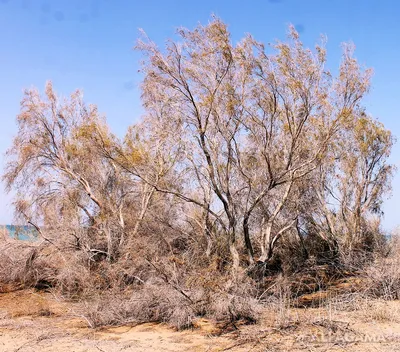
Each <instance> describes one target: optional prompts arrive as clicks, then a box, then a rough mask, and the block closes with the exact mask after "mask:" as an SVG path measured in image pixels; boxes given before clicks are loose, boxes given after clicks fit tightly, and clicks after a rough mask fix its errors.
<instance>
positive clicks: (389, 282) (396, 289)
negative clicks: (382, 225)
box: [364, 236, 400, 300]
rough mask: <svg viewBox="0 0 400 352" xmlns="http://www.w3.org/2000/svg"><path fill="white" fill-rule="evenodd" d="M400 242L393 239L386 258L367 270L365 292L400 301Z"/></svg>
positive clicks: (380, 259) (377, 296) (380, 258)
mask: <svg viewBox="0 0 400 352" xmlns="http://www.w3.org/2000/svg"><path fill="white" fill-rule="evenodd" d="M399 267H400V240H399V238H398V236H395V237H393V238H392V239H391V240H390V243H389V252H388V255H387V256H386V257H378V258H377V259H376V260H375V262H374V263H373V264H371V265H370V266H369V267H367V268H366V269H365V272H364V276H365V280H364V282H365V291H366V293H367V294H369V295H372V296H373V297H376V298H382V299H384V300H395V299H400V270H399Z"/></svg>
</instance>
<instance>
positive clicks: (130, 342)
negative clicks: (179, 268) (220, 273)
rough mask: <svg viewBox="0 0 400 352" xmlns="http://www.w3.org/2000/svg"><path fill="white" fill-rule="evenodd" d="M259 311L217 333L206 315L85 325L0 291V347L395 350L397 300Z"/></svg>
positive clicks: (27, 294)
mask: <svg viewBox="0 0 400 352" xmlns="http://www.w3.org/2000/svg"><path fill="white" fill-rule="evenodd" d="M338 307H339V306H338V305H335V306H332V305H327V306H326V307H324V308H318V309H316V308H312V309H311V308H310V309H286V308H285V307H284V306H282V307H275V308H274V309H266V311H265V314H264V316H263V319H262V320H261V321H260V322H259V323H258V324H256V325H247V326H241V327H239V329H238V330H232V331H229V332H227V331H221V330H220V329H218V328H217V327H216V326H215V325H214V324H212V323H211V322H208V321H206V320H201V321H199V322H198V324H197V325H198V328H197V329H194V330H187V331H183V332H177V331H174V330H173V329H171V328H169V327H168V326H166V325H164V324H141V325H137V326H122V327H110V328H103V329H98V330H95V329H89V328H88V327H87V324H86V322H85V320H84V318H83V317H82V318H80V317H77V316H78V315H79V314H78V313H77V311H78V310H77V307H76V306H75V305H74V304H72V303H68V302H60V301H58V300H57V299H56V298H55V297H53V296H52V295H50V294H48V293H38V292H34V291H32V290H24V291H16V292H11V293H6V294H0V351H1V352H18V351H19V352H34V351H35V352H36V351H45V352H47V351H49V352H50V351H58V352H84V351H85V352H92V351H97V352H98V351H100V352H114V351H115V352H118V351H165V352H168V351H177V352H179V351H265V352H266V351H357V352H361V351H388V352H389V351H390V352H392V351H400V302H380V301H374V302H371V301H368V302H361V303H357V304H356V305H355V304H350V305H349V304H347V305H346V304H345V305H343V304H341V305H340V307H339V308H338Z"/></svg>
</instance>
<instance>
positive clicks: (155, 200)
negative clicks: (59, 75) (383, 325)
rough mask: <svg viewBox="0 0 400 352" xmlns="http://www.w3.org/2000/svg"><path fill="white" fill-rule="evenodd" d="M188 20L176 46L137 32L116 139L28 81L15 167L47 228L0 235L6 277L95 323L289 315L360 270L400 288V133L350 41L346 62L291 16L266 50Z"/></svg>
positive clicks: (213, 25) (232, 322) (9, 177)
mask: <svg viewBox="0 0 400 352" xmlns="http://www.w3.org/2000/svg"><path fill="white" fill-rule="evenodd" d="M178 34H179V35H180V37H181V42H179V43H178V42H172V41H171V42H169V43H168V44H167V48H166V50H165V51H162V50H160V49H158V48H157V47H156V45H155V44H154V43H152V42H151V41H149V40H148V39H147V38H146V37H145V36H144V38H145V39H144V40H143V41H139V43H138V46H137V48H138V50H141V51H142V52H143V54H144V56H145V60H144V63H143V70H142V71H143V74H144V80H143V84H142V99H143V103H144V107H145V111H146V113H145V116H144V117H143V119H142V120H141V122H139V123H137V124H136V125H133V126H131V127H130V128H129V129H128V131H127V133H126V136H125V137H124V139H122V140H121V139H119V138H117V137H116V136H115V135H113V134H112V133H111V132H110V131H109V129H108V127H107V124H106V121H105V119H104V118H103V117H101V116H100V115H99V113H98V111H97V108H96V107H95V106H92V105H90V106H88V105H86V104H85V103H84V101H83V97H82V94H81V93H80V92H79V91H77V92H74V93H73V94H72V95H71V96H70V97H69V98H65V99H64V98H61V97H59V96H58V95H57V94H56V93H55V91H54V89H53V86H52V84H51V83H47V85H46V91H45V95H44V96H41V95H40V93H39V92H38V91H37V90H35V89H31V90H27V91H26V92H25V95H24V98H23V100H22V103H21V113H20V114H19V115H18V117H17V123H18V134H17V136H16V137H15V139H14V142H13V145H12V147H11V148H10V149H9V151H8V164H7V167H6V170H5V174H4V177H3V179H4V181H5V182H6V184H7V186H8V188H9V189H10V190H11V189H12V190H14V191H15V192H16V193H15V194H16V196H15V200H14V205H15V209H16V215H17V219H19V220H20V221H21V222H23V223H27V224H30V225H31V226H34V227H35V229H36V230H37V232H38V233H39V240H38V241H34V242H21V241H16V240H8V239H4V240H3V241H2V242H1V248H0V260H1V263H2V266H1V267H0V285H1V290H2V291H5V290H9V289H10V287H15V288H22V287H35V288H37V289H46V290H51V291H52V292H54V293H56V294H57V295H59V296H62V297H64V298H68V299H71V300H75V301H80V302H85V307H86V308H85V309H84V311H83V312H81V314H82V315H83V316H84V317H85V319H86V321H87V323H88V324H89V325H90V326H91V327H97V326H101V325H118V324H123V323H128V322H137V323H138V322H150V321H152V322H164V321H165V322H169V323H170V324H172V325H173V326H175V327H177V328H187V327H191V326H193V324H194V323H195V322H196V321H197V320H198V319H199V318H201V317H206V318H210V319H214V320H216V321H223V322H224V323H226V326H227V327H228V326H230V327H233V328H235V327H236V322H237V321H241V322H247V323H253V322H255V321H256V320H257V319H258V318H259V316H260V311H261V308H262V307H263V306H268V305H272V306H274V307H279V311H280V312H281V313H282V320H283V321H285V319H286V318H285V314H286V313H285V312H286V310H287V309H288V307H289V306H292V305H294V304H297V305H300V306H301V302H300V303H299V300H298V298H299V297H300V296H304V295H306V294H311V293H313V292H315V291H324V290H327V289H328V288H329V287H330V286H332V285H333V284H336V283H337V282H338V280H345V279H346V278H348V277H350V276H354V275H356V274H362V273H363V272H365V271H364V270H367V271H366V272H367V273H368V274H367V275H366V277H367V279H366V281H365V282H366V288H365V289H364V290H363V295H364V294H365V295H373V296H375V297H382V298H384V299H397V298H398V297H399V290H400V276H399V275H398V273H397V271H396V267H397V263H395V261H394V259H393V258H395V257H390V255H392V254H393V251H392V252H390V251H389V254H388V251H387V249H386V246H387V243H386V240H385V237H384V236H383V234H382V232H381V230H380V216H381V210H380V206H381V203H382V201H383V197H384V196H385V194H386V193H387V192H388V190H389V189H390V179H391V175H392V172H393V167H392V166H391V165H389V164H388V163H387V158H388V157H389V154H390V150H391V146H392V142H393V141H392V136H391V133H390V131H388V130H386V129H385V128H384V126H383V125H382V124H380V123H379V122H377V121H375V120H374V119H373V118H372V117H370V116H368V115H367V113H366V111H365V108H364V107H363V105H362V99H363V97H364V96H365V94H366V93H367V92H368V89H369V79H370V76H371V72H370V70H363V69H362V68H361V67H360V66H359V64H358V63H357V61H356V59H355V58H354V57H353V48H352V47H351V46H347V45H346V46H344V50H343V57H342V62H341V65H340V67H339V73H338V75H337V77H334V76H333V75H332V74H331V73H330V72H329V71H328V70H327V69H326V67H325V63H326V52H325V48H324V43H323V42H322V43H321V44H319V45H317V46H316V48H315V50H310V49H307V48H304V47H303V44H302V43H301V42H300V40H299V36H298V34H297V33H296V31H295V30H294V29H293V28H290V31H289V38H288V42H287V43H286V42H278V43H276V44H274V45H272V46H271V48H270V49H268V50H267V49H266V48H265V46H264V45H263V44H262V43H259V42H257V41H256V40H255V39H254V38H252V37H251V36H247V37H245V38H244V39H243V40H242V41H240V42H239V43H238V44H237V45H233V44H232V43H231V37H230V34H229V32H228V30H227V27H226V25H225V24H224V23H223V22H221V21H220V20H219V19H213V20H212V21H211V22H210V23H209V24H208V25H206V26H198V27H197V28H196V29H194V30H187V29H180V30H179V31H178ZM270 51H272V53H269V52H270ZM396 258H397V257H396ZM374 261H376V264H374V265H372V266H371V263H374ZM365 268H368V269H365ZM296 302H297V303H296ZM321 302H322V300H321ZM285 324H286V323H285Z"/></svg>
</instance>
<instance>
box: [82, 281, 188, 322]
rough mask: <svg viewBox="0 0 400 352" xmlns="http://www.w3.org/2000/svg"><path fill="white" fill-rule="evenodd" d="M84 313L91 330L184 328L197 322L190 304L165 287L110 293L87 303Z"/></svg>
mask: <svg viewBox="0 0 400 352" xmlns="http://www.w3.org/2000/svg"><path fill="white" fill-rule="evenodd" d="M82 314H83V315H84V316H85V318H86V320H87V321H88V323H89V325H90V326H91V327H98V326H104V325H121V324H127V323H143V322H167V323H169V324H171V325H172V326H174V327H176V328H178V329H182V328H187V327H190V326H192V323H193V321H194V319H195V315H194V311H193V308H192V307H191V304H190V302H188V300H187V299H186V298H185V297H184V296H182V295H180V294H179V292H176V291H175V290H173V289H171V288H170V287H168V286H166V285H162V284H160V285H152V284H146V285H145V286H144V287H143V288H142V289H141V290H139V291H135V292H121V291H115V292H113V291H108V292H106V293H104V294H102V295H99V296H98V297H96V298H95V299H93V300H90V301H86V303H85V305H84V310H83V312H82Z"/></svg>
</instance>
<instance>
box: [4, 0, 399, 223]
mask: <svg viewBox="0 0 400 352" xmlns="http://www.w3.org/2000/svg"><path fill="white" fill-rule="evenodd" d="M212 13H215V14H216V15H218V16H219V17H221V18H222V19H223V20H224V21H225V22H227V23H228V24H229V26H230V30H231V33H232V35H233V39H234V40H239V39H240V38H241V37H242V36H243V34H244V33H251V34H253V35H254V36H255V37H256V38H257V39H258V40H261V41H263V42H271V41H273V40H274V39H284V38H285V35H286V30H287V25H288V24H289V23H292V24H294V25H295V26H296V27H297V29H298V31H299V32H300V35H301V37H302V39H303V41H304V42H305V43H306V45H313V44H314V43H315V42H316V41H317V40H318V38H319V35H320V34H321V33H322V34H325V35H327V37H328V46H327V48H328V62H329V65H330V66H331V67H332V68H334V67H337V66H338V64H339V60H340V43H342V42H344V41H350V40H351V41H353V42H354V43H355V45H356V56H357V58H358V59H359V61H360V62H361V63H363V64H365V65H366V66H368V67H373V68H374V71H375V75H374V78H373V82H372V83H373V89H372V91H371V93H370V94H369V96H368V98H367V100H366V105H367V108H368V111H369V112H370V113H371V114H373V115H374V116H376V117H377V118H379V119H380V120H381V121H382V122H383V123H384V124H385V125H386V127H387V128H389V129H391V130H392V131H393V133H394V135H395V136H397V137H398V136H399V135H400V120H399V119H398V113H399V112H398V111H399V109H398V103H399V102H400V84H399V83H400V68H399V63H400V49H399V40H400V38H399V36H400V21H399V19H400V2H398V1H395V0H380V1H377V0H330V1H328V0H319V1H317V0H302V1H300V0H258V1H256V0H247V1H244V0H230V1H228V0H225V1H218V0H214V1H212V0H203V1H188V0H186V1H181V0H179V1H173V0H170V1H151V0H147V1H137V0H53V1H50V0H47V1H42V0H0V46H1V49H0V123H1V124H0V154H1V155H0V167H2V166H3V165H4V157H3V154H4V152H5V151H6V149H7V148H8V147H9V145H10V144H11V139H12V137H13V135H14V134H15V133H16V125H15V116H16V114H17V113H18V110H19V102H20V99H21V97H22V90H23V88H26V87H31V86H37V87H39V88H40V89H43V87H44V84H45V82H46V80H48V79H51V80H53V82H54V85H55V88H56V90H58V92H60V93H62V94H69V93H70V92H71V91H72V90H74V89H76V88H81V89H83V90H84V92H85V96H86V101H87V102H91V103H96V104H98V106H99V109H100V111H101V112H103V113H104V114H106V116H107V119H108V122H109V124H110V125H111V128H112V130H113V131H114V132H115V133H116V134H118V135H122V134H123V133H124V131H125V129H126V127H127V126H128V125H130V124H132V123H134V122H135V121H137V120H138V118H140V114H141V107H140V98H139V95H140V92H139V89H138V86H139V83H140V76H139V74H138V72H137V71H138V68H139V60H140V56H139V54H138V53H135V52H134V51H133V50H132V48H133V46H134V44H135V41H136V39H137V37H138V28H143V29H144V30H145V31H146V32H147V33H148V35H149V36H150V37H151V38H152V39H153V40H154V41H155V42H157V43H158V44H160V45H162V44H163V42H164V41H165V40H166V39H167V38H171V37H173V36H174V32H175V29H176V27H179V26H185V27H189V28H193V27H194V26H195V25H196V24H197V23H198V22H202V23H206V22H207V21H208V20H209V19H210V15H211V14H212ZM399 143H400V142H399ZM399 159H400V147H399V145H396V146H395V147H394V150H393V156H392V163H394V164H396V165H397V166H399V164H400V163H399ZM399 169H400V168H399ZM398 201H400V175H398V176H396V177H395V179H394V182H393V194H392V198H391V199H389V200H387V201H386V202H385V206H384V211H385V218H384V226H385V228H386V229H391V228H393V227H395V226H396V225H400V211H399V210H398V209H397V206H396V205H397V202H398ZM11 221H12V209H11V207H10V197H9V196H6V195H5V193H4V191H3V186H2V185H0V224H1V223H10V222H11Z"/></svg>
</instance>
